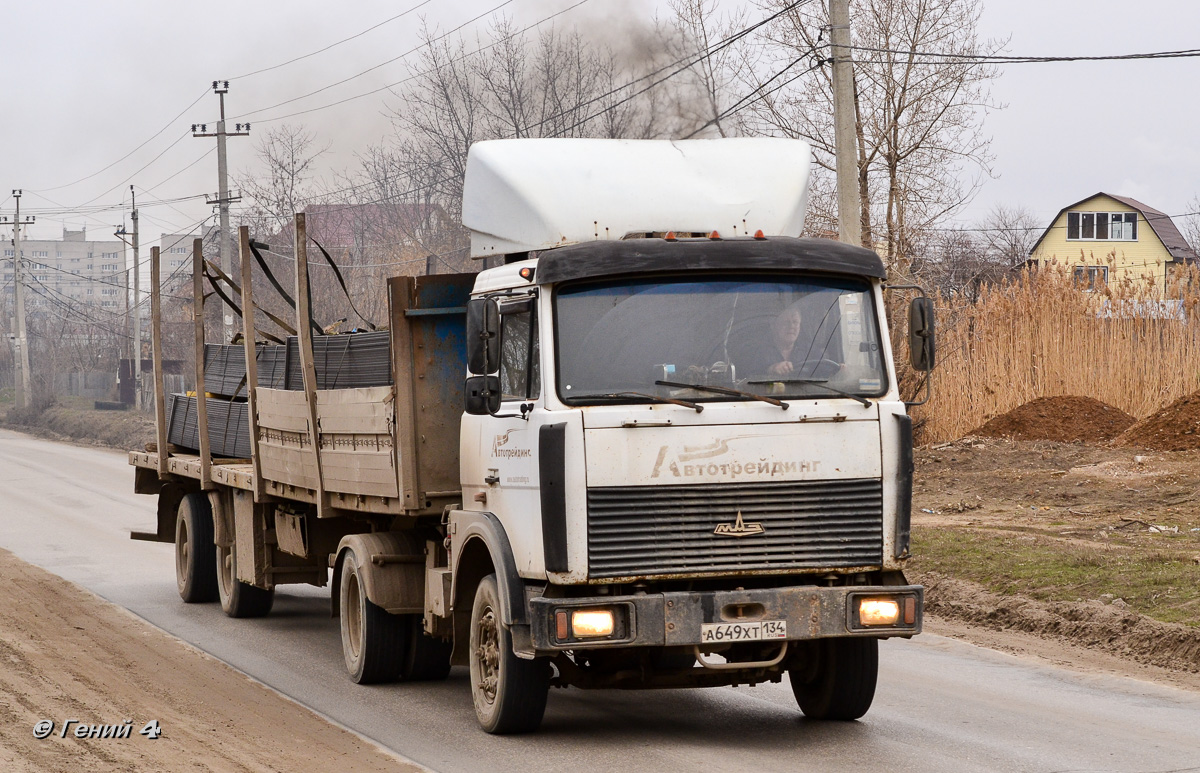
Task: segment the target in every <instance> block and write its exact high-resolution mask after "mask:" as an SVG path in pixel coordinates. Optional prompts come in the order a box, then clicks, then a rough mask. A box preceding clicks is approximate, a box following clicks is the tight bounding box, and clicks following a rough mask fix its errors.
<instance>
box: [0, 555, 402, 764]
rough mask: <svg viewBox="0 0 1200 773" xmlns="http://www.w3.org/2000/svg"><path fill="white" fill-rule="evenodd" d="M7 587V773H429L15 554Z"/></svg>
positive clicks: (1, 690)
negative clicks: (156, 732)
mask: <svg viewBox="0 0 1200 773" xmlns="http://www.w3.org/2000/svg"><path fill="white" fill-rule="evenodd" d="M0 583H2V584H3V586H4V588H5V590H6V599H7V601H6V603H5V604H2V605H0V663H2V667H0V721H2V722H3V724H4V728H5V730H4V732H3V733H0V768H2V769H3V770H6V771H39V772H41V771H76V770H102V771H108V770H114V771H115V770H122V771H125V770H178V769H182V768H184V767H187V768H188V769H194V770H316V769H324V770H354V771H360V770H362V771H414V772H415V771H419V770H422V768H420V767H418V766H416V765H414V764H412V763H410V762H407V761H405V760H403V759H402V758H400V757H398V756H395V755H392V754H390V753H388V752H386V751H384V750H382V749H380V748H379V747H377V746H375V745H374V744H372V743H370V742H369V741H366V740H364V739H362V738H360V737H358V736H356V735H354V734H353V733H351V732H349V731H347V730H343V729H341V728H339V727H337V726H335V725H333V724H331V723H329V722H328V721H326V720H324V719H322V718H321V717H320V716H318V715H317V714H315V713H313V712H312V711H310V710H308V709H306V708H304V707H303V706H301V705H299V704H297V703H295V702H293V701H291V700H289V699H287V698H284V697H283V696H281V695H279V694H278V693H275V692H273V691H271V690H269V689H268V688H266V687H264V686H262V685H260V684H258V683H256V682H254V681H252V680H251V679H249V678H248V677H246V676H245V675H243V674H240V673H238V672H237V671H235V670H234V669H232V668H230V667H229V666H227V665H225V664H224V663H222V662H220V661H218V660H216V659H215V658H212V657H211V656H209V655H206V654H204V653H202V652H200V651H199V650H196V649H194V648H192V647H190V646H188V645H187V644H184V643H183V642H181V641H179V640H178V639H175V638H174V637H172V636H170V635H168V634H166V633H164V632H163V631H161V630H159V629H157V628H155V627H153V626H151V625H150V624H149V623H146V622H145V621H143V620H141V619H140V618H138V617H136V616H134V615H133V614H131V613H129V612H127V611H126V610H124V609H121V608H120V607H117V606H115V605H113V604H110V603H108V602H106V601H104V600H103V599H101V598H99V597H97V596H95V595H93V594H91V593H89V592H87V591H85V590H83V589H81V588H79V587H77V586H75V585H72V584H71V583H68V582H67V581H65V580H63V579H61V578H59V577H56V576H54V575H52V574H50V573H48V572H46V571H44V570H42V569H40V568H38V567H35V566H32V565H30V564H27V563H25V562H23V561H21V560H20V559H18V558H16V557H15V556H13V555H12V554H11V553H9V552H8V551H6V550H0ZM43 720H51V721H53V722H54V727H53V730H52V731H51V732H50V734H49V736H48V737H46V738H43V739H38V738H36V737H35V736H34V728H35V725H36V724H37V723H39V722H41V721H43ZM66 720H77V723H78V724H72V725H70V726H69V728H68V729H67V730H66V734H65V737H64V736H63V731H64V728H63V724H64V722H65V721H66ZM150 720H157V721H158V726H159V727H160V728H161V730H162V734H161V736H160V737H158V738H155V739H151V738H149V737H147V736H145V735H139V732H138V731H139V730H141V729H143V728H144V726H145V725H146V724H147V723H148V722H149V721H150ZM127 721H130V724H128V725H126V722H127ZM79 725H84V726H87V728H88V729H89V730H90V729H91V728H92V726H105V728H112V726H117V727H128V728H131V729H129V730H127V731H126V732H128V733H129V737H127V738H118V737H109V738H103V737H84V738H77V737H76V731H75V728H76V727H78V726H79ZM84 732H86V731H84ZM104 732H105V731H104V730H103V729H102V730H100V731H97V735H101V734H103V733H104Z"/></svg>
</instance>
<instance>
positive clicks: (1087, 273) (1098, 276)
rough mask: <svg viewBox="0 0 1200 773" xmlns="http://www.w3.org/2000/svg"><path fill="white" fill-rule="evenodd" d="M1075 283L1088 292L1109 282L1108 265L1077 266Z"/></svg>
mask: <svg viewBox="0 0 1200 773" xmlns="http://www.w3.org/2000/svg"><path fill="white" fill-rule="evenodd" d="M1075 284H1076V285H1078V286H1079V287H1082V288H1083V289H1084V290H1086V291H1087V292H1091V291H1092V290H1098V289H1100V288H1102V287H1104V285H1106V284H1108V266H1076V267H1075Z"/></svg>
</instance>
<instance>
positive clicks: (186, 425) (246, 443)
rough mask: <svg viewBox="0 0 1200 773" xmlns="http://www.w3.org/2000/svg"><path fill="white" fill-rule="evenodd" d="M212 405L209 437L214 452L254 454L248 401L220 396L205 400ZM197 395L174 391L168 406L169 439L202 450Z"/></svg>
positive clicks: (242, 456) (244, 456) (237, 456)
mask: <svg viewBox="0 0 1200 773" xmlns="http://www.w3.org/2000/svg"><path fill="white" fill-rule="evenodd" d="M205 405H206V406H207V408H208V441H209V444H210V447H211V448H212V454H213V456H224V457H231V458H235V459H248V458H250V419H249V410H248V408H247V404H246V403H244V402H230V401H229V400H222V399H220V398H217V397H210V398H208V399H207V400H206V401H205ZM196 412H197V407H196V398H195V397H189V396H188V395H179V394H174V395H170V401H169V404H168V406H167V422H168V423H167V440H168V441H169V442H171V443H173V444H174V445H176V446H178V447H180V448H183V449H186V450H188V451H195V452H199V450H200V431H199V419H198V418H197V415H196Z"/></svg>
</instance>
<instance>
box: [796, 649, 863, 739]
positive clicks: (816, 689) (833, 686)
mask: <svg viewBox="0 0 1200 773" xmlns="http://www.w3.org/2000/svg"><path fill="white" fill-rule="evenodd" d="M813 645H814V646H813V648H812V650H813V656H814V658H815V662H813V663H808V664H805V666H807V667H805V666H801V667H798V668H791V669H789V670H788V678H789V679H790V681H791V683H792V692H793V693H794V694H795V696H796V702H797V703H798V704H800V710H801V711H803V712H804V715H805V716H806V717H810V718H811V719H836V720H843V721H845V720H852V719H858V718H859V717H861V716H863V715H864V714H866V713H867V710H868V709H869V708H871V701H872V700H874V698H875V683H876V681H877V679H878V676H879V641H878V640H877V639H823V640H820V641H816V642H813Z"/></svg>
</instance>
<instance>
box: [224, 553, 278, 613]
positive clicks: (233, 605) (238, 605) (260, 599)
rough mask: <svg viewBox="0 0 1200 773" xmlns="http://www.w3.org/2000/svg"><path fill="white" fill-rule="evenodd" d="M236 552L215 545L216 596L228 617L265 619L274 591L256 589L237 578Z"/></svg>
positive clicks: (271, 603)
mask: <svg viewBox="0 0 1200 773" xmlns="http://www.w3.org/2000/svg"><path fill="white" fill-rule="evenodd" d="M236 556H237V551H236V550H235V549H234V548H232V547H222V546H220V545H217V553H216V561H217V595H218V597H219V598H220V600H221V609H223V610H224V611H225V614H227V615H229V616H230V617H265V616H266V615H267V613H268V612H270V611H271V606H272V605H273V604H274V603H275V590H274V589H271V590H266V589H264V588H257V587H255V586H253V585H251V584H250V583H247V582H242V581H241V580H239V579H238V578H237V558H236Z"/></svg>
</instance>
